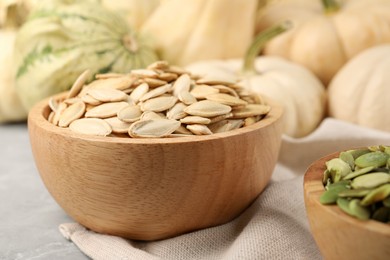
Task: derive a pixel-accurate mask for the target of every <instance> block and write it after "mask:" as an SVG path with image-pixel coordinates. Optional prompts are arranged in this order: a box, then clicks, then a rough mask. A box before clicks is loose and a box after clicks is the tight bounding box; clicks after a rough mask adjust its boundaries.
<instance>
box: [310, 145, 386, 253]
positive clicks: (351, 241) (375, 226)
mask: <svg viewBox="0 0 390 260" xmlns="http://www.w3.org/2000/svg"><path fill="white" fill-rule="evenodd" d="M339 154H340V152H336V153H333V154H330V155H328V156H325V157H323V158H321V159H319V160H318V161H316V162H314V163H313V164H311V165H310V167H309V168H308V170H307V171H306V173H305V176H304V199H305V206H306V213H307V217H308V220H309V223H310V228H311V231H312V234H313V237H314V239H315V241H316V243H317V245H318V247H319V249H320V251H321V254H322V255H323V257H324V258H325V259H330V260H333V259H337V260H343V259H348V260H349V259H350V260H359V259H361V260H367V259H375V260H381V259H383V260H384V259H386V260H387V259H389V258H390V225H388V224H385V223H381V222H379V221H375V220H368V221H363V220H359V219H356V218H353V217H351V216H349V215H347V214H346V213H344V212H343V211H342V210H341V209H339V208H338V206H337V205H323V204H321V203H320V201H319V198H320V196H321V194H322V193H323V192H324V191H325V189H324V185H323V184H322V176H323V173H324V171H325V169H326V166H325V162H326V161H328V160H330V159H333V158H336V157H338V156H339Z"/></svg>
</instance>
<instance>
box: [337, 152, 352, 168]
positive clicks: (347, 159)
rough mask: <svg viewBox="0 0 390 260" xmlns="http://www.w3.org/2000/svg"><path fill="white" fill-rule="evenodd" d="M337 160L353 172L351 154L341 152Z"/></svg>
mask: <svg viewBox="0 0 390 260" xmlns="http://www.w3.org/2000/svg"><path fill="white" fill-rule="evenodd" d="M339 158H340V159H341V160H343V161H344V162H346V163H348V164H349V167H350V168H351V169H352V170H353V169H355V159H354V158H353V156H352V154H351V153H348V152H341V153H340V155H339Z"/></svg>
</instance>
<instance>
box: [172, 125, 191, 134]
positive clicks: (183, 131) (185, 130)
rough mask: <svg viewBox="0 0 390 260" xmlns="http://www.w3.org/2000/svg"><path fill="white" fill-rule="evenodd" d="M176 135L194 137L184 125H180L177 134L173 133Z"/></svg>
mask: <svg viewBox="0 0 390 260" xmlns="http://www.w3.org/2000/svg"><path fill="white" fill-rule="evenodd" d="M173 133H174V134H182V135H193V133H192V132H191V131H190V130H188V129H187V128H185V127H184V126H183V125H180V127H179V128H178V129H176V130H175V132H173Z"/></svg>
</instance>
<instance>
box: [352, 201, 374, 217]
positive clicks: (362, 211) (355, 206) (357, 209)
mask: <svg viewBox="0 0 390 260" xmlns="http://www.w3.org/2000/svg"><path fill="white" fill-rule="evenodd" d="M349 210H350V212H351V213H352V215H353V216H355V217H357V218H358V219H369V218H370V210H369V209H368V208H366V207H364V206H362V205H361V204H360V200H359V199H353V200H351V201H350V202H349Z"/></svg>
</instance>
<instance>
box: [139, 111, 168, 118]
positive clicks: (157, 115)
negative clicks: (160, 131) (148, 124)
mask: <svg viewBox="0 0 390 260" xmlns="http://www.w3.org/2000/svg"><path fill="white" fill-rule="evenodd" d="M158 119H165V116H164V114H162V113H156V112H153V111H145V112H143V113H142V115H141V118H140V120H158ZM168 119H172V118H168Z"/></svg>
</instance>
